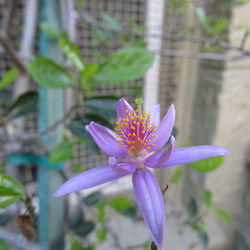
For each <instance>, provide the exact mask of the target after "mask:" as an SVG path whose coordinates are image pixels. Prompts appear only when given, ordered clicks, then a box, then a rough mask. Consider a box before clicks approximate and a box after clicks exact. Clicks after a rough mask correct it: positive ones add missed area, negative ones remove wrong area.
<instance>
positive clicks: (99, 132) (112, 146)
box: [85, 122, 127, 158]
mask: <svg viewBox="0 0 250 250" xmlns="http://www.w3.org/2000/svg"><path fill="white" fill-rule="evenodd" d="M85 128H86V130H87V131H88V132H89V133H90V134H91V136H92V137H93V139H94V140H95V142H96V144H97V145H98V146H99V148H100V149H101V150H102V151H103V152H104V153H106V154H107V155H110V156H116V157H121V158H124V157H125V156H126V154H127V151H126V150H125V149H123V148H119V147H118V143H117V138H116V136H115V133H114V132H113V131H112V130H110V129H108V128H106V127H104V126H102V125H100V124H98V123H95V122H91V123H90V124H89V125H87V126H86V127H85Z"/></svg>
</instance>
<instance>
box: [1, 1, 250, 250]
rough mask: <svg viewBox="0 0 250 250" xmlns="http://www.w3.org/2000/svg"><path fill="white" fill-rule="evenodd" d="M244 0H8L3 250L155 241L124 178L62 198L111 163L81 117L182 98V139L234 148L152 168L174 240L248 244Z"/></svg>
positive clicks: (241, 249)
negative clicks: (74, 183) (59, 193)
mask: <svg viewBox="0 0 250 250" xmlns="http://www.w3.org/2000/svg"><path fill="white" fill-rule="evenodd" d="M249 13H250V1H249V0H165V1H164V0H126V1H124V0H123V1H122V0H52V1H49V0H0V54H1V56H0V97H1V98H0V224H1V226H0V249H1V250H8V249H29V250H32V249H53V250H57V249H58V250H60V249H67V250H83V249H86V250H87V249H88V250H94V249H98V250H99V249H121V250H125V249H155V248H153V247H151V246H150V244H151V239H150V236H149V234H148V232H147V230H146V226H145V224H144V222H143V219H142V217H141V215H140V213H139V211H138V209H137V206H136V203H135V201H134V195H133V191H132V189H131V180H130V177H125V178H122V179H120V180H118V181H114V182H112V183H109V184H105V185H102V186H100V187H97V188H94V189H90V190H86V191H83V192H79V193H77V194H70V195H68V196H67V197H64V198H54V197H53V195H52V194H53V192H54V191H55V190H56V189H57V188H58V187H59V186H60V185H61V184H62V183H63V182H65V181H66V180H67V179H69V178H70V177H72V176H74V175H76V174H78V173H80V172H82V171H85V170H87V169H90V168H93V167H95V166H98V165H101V164H105V163H106V162H107V156H105V155H104V154H103V153H102V152H100V150H99V149H98V148H97V146H96V145H95V143H94V142H93V141H92V139H91V138H90V136H89V135H88V133H87V132H86V131H85V129H84V126H85V125H86V124H88V123H89V122H90V121H96V122H98V123H100V124H103V125H105V126H107V127H109V128H112V129H113V128H114V122H115V120H116V102H117V100H118V99H119V98H120V97H125V98H126V99H127V100H128V101H129V102H130V103H131V104H132V105H133V102H134V99H135V98H138V97H142V98H143V99H144V103H143V108H144V110H146V111H149V110H150V109H151V108H152V107H153V106H154V105H155V104H157V103H159V104H160V105H161V115H162V116H163V115H164V114H165V113H166V111H167V109H168V107H169V105H170V104H171V103H174V104H175V106H176V111H177V120H176V123H175V128H174V131H173V134H174V135H175V136H176V138H177V143H178V147H181V146H188V145H203V144H212V145H218V146H222V147H225V148H226V149H228V150H229V151H230V155H229V156H228V157H226V158H225V160H224V161H223V159H222V158H219V157H217V158H212V159H207V160H202V161H199V162H195V163H193V164H189V165H187V166H177V167H173V168H169V169H161V170H159V171H155V174H156V176H157V179H158V180H159V183H160V185H161V187H162V188H165V187H166V185H168V189H167V191H166V193H165V200H166V214H167V247H166V249H167V250H186V249H187V250H189V249H190V250H191V249H197V250H201V249H209V250H249V249H250V237H249V235H250V216H249V214H250V195H249V193H250V192H249V191H250V185H249V183H250V182H249V180H250V136H249V134H250V126H249V124H250V100H249V95H250V80H249V79H250V60H249V58H250V57H249V56H250V38H249V35H250V16H249Z"/></svg>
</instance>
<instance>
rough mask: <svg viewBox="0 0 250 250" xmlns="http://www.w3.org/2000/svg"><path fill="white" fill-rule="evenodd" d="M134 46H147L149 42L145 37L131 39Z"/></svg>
mask: <svg viewBox="0 0 250 250" xmlns="http://www.w3.org/2000/svg"><path fill="white" fill-rule="evenodd" d="M131 45H132V46H133V47H139V48H146V47H147V42H146V41H145V40H144V39H135V40H133V41H131Z"/></svg>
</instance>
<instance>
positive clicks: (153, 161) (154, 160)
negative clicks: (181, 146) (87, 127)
mask: <svg viewBox="0 0 250 250" xmlns="http://www.w3.org/2000/svg"><path fill="white" fill-rule="evenodd" d="M175 144H176V143H175V138H174V136H171V139H170V145H169V146H168V148H167V150H165V151H163V152H159V153H156V154H153V155H151V156H149V157H148V158H147V159H146V161H145V162H144V164H145V165H146V166H148V167H151V168H155V167H157V166H159V165H162V164H163V163H165V162H166V161H167V160H168V159H169V158H170V156H171V155H172V153H173V152H174V149H175Z"/></svg>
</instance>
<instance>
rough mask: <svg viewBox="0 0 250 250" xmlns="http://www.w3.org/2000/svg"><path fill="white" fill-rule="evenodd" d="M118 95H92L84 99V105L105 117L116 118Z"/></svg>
mask: <svg viewBox="0 0 250 250" xmlns="http://www.w3.org/2000/svg"><path fill="white" fill-rule="evenodd" d="M118 99H119V97H118V98H117V97H114V96H103V97H102V96H100V97H92V98H91V99H89V100H87V101H85V106H86V107H87V108H88V109H90V110H91V111H93V112H96V113H99V114H101V115H102V116H104V117H107V118H116V108H117V100H118Z"/></svg>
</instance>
